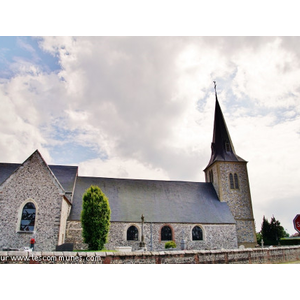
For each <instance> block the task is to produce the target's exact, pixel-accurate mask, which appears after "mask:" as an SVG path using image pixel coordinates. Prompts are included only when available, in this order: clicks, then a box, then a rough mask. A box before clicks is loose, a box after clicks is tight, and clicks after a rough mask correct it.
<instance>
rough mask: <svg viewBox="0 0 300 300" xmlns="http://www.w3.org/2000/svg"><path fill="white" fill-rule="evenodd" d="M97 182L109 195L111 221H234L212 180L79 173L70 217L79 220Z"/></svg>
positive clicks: (219, 222)
mask: <svg viewBox="0 0 300 300" xmlns="http://www.w3.org/2000/svg"><path fill="white" fill-rule="evenodd" d="M91 185H97V186H99V187H100V188H101V190H102V191H103V192H104V193H105V194H106V196H107V197H108V198H109V204H110V208H111V221H121V222H140V221H141V215H142V214H144V216H145V222H163V223H165V222H166V223H171V222H172V223H174V222H176V223H177V222H178V223H217V224H221V223H222V224H224V223H225V224H226V223H227V224H233V223H235V220H234V218H233V216H232V214H231V212H230V210H229V207H228V205H227V204H226V203H222V202H220V201H219V199H218V197H217V194H216V192H215V190H214V188H213V186H212V184H211V183H199V182H182V181H158V180H139V179H114V178H102V177H78V178H77V181H76V187H75V192H74V197H73V205H72V209H71V213H70V216H69V220H80V214H81V210H82V196H83V194H84V192H85V190H86V189H88V188H89V187H90V186H91Z"/></svg>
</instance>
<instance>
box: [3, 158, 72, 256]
mask: <svg viewBox="0 0 300 300" xmlns="http://www.w3.org/2000/svg"><path fill="white" fill-rule="evenodd" d="M26 202H33V203H34V205H35V207H36V217H35V228H38V230H36V234H34V232H24V231H23V232H22V231H20V230H19V229H20V220H21V215H22V210H23V207H24V205H25V203H26ZM69 209H70V208H69V204H68V203H67V202H66V200H65V199H64V198H63V189H62V187H61V186H60V184H59V183H58V182H57V180H56V179H55V177H54V176H53V175H52V173H51V171H50V170H49V168H48V166H47V165H46V164H45V162H44V161H43V159H42V158H41V157H40V155H38V153H37V152H35V153H34V154H33V155H32V156H31V157H30V158H28V160H26V161H25V162H24V164H23V165H22V166H21V167H20V168H19V169H17V171H15V172H14V173H13V174H12V175H11V176H10V177H9V178H8V179H7V180H6V182H4V183H3V184H2V186H1V190H0V211H1V214H0V232H1V235H0V249H3V248H7V247H9V248H22V247H29V246H30V239H31V238H32V237H34V238H35V240H36V244H35V250H44V251H45V250H47V251H53V250H55V247H56V245H57V244H58V243H59V242H61V241H63V236H62V235H63V234H64V227H65V226H66V224H65V223H66V222H64V221H63V219H64V218H66V215H67V214H68V213H69ZM61 225H62V226H61ZM59 234H60V238H59Z"/></svg>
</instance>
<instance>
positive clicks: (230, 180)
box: [229, 173, 234, 190]
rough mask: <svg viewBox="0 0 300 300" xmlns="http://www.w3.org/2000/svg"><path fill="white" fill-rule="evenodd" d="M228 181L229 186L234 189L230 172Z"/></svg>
mask: <svg viewBox="0 0 300 300" xmlns="http://www.w3.org/2000/svg"><path fill="white" fill-rule="evenodd" d="M229 182H230V188H231V189H232V190H233V189H234V182H233V175H232V173H230V174H229Z"/></svg>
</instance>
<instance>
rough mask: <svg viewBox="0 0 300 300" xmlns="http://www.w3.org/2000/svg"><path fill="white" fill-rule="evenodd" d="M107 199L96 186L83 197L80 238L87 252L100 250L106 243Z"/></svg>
mask: <svg viewBox="0 0 300 300" xmlns="http://www.w3.org/2000/svg"><path fill="white" fill-rule="evenodd" d="M110 213H111V210H110V207H109V203H108V198H107V197H106V196H105V194H104V193H103V192H102V191H101V189H100V188H99V187H97V186H91V187H90V188H89V189H87V190H86V192H85V193H84V195H83V202H82V212H81V225H82V236H83V240H84V242H85V243H87V244H88V250H102V249H103V248H104V244H105V243H106V242H107V236H108V231H109V226H110Z"/></svg>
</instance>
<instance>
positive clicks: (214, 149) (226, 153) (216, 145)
mask: <svg viewBox="0 0 300 300" xmlns="http://www.w3.org/2000/svg"><path fill="white" fill-rule="evenodd" d="M215 161H245V160H244V159H242V158H241V157H239V156H238V155H237V154H236V153H235V150H234V146H233V143H232V140H231V137H230V134H229V131H228V128H227V125H226V122H225V118H224V116H223V113H222V110H221V107H220V104H219V101H218V97H217V93H216V106H215V119H214V131H213V141H212V143H211V157H210V161H209V163H208V165H207V167H206V168H208V167H209V166H210V165H211V164H213V163H214V162H215Z"/></svg>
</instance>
